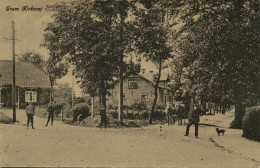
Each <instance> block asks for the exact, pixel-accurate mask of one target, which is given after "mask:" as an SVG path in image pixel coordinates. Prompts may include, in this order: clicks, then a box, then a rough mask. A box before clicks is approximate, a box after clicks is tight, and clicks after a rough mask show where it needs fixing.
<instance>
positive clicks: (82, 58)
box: [43, 0, 132, 105]
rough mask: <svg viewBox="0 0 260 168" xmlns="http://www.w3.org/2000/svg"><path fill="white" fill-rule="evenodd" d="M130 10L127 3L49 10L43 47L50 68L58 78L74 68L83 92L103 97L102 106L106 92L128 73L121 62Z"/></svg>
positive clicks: (71, 5) (73, 4) (83, 3)
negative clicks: (48, 20) (51, 19)
mask: <svg viewBox="0 0 260 168" xmlns="http://www.w3.org/2000/svg"><path fill="white" fill-rule="evenodd" d="M131 6H132V3H130V2H128V1H127V0H122V1H116V0H111V1H72V2H68V3H65V2H62V3H57V4H55V5H53V6H49V7H48V10H49V11H51V12H54V14H53V18H54V21H53V22H51V23H49V24H48V26H47V28H46V29H45V35H44V40H45V41H44V44H43V45H44V46H45V47H46V48H47V49H49V50H50V59H49V60H51V61H50V64H49V65H50V66H51V67H53V66H54V67H55V66H60V68H61V69H62V71H61V73H59V74H61V75H63V73H62V72H66V69H67V65H68V64H71V65H77V66H74V68H73V71H74V73H75V75H76V77H78V78H79V82H80V85H81V87H82V88H83V90H84V92H85V93H89V94H91V95H96V94H100V95H102V96H101V98H102V104H103V105H106V99H105V97H106V94H107V89H109V88H110V87H112V85H113V83H114V80H115V79H116V78H118V77H122V75H123V74H125V73H126V72H127V71H128V69H129V68H128V67H129V66H127V63H126V62H124V60H122V58H123V57H124V56H125V55H126V54H127V52H128V51H129V49H130V46H131V38H130V37H131V31H130V29H129V28H130V24H131V22H130V21H126V20H125V19H126V17H127V16H128V11H129V10H130V8H131ZM131 65H132V64H131ZM130 67H131V66H130ZM58 72H59V71H58ZM59 74H55V75H54V76H59Z"/></svg>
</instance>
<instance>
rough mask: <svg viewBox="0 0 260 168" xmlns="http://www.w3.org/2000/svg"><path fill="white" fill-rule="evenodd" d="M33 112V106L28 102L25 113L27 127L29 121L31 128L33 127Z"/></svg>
mask: <svg viewBox="0 0 260 168" xmlns="http://www.w3.org/2000/svg"><path fill="white" fill-rule="evenodd" d="M34 114H35V106H34V105H33V103H31V102H30V103H29V105H28V106H26V115H27V129H28V128H29V123H30V121H31V124H32V129H35V128H34V127H33V116H34Z"/></svg>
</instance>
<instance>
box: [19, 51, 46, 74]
mask: <svg viewBox="0 0 260 168" xmlns="http://www.w3.org/2000/svg"><path fill="white" fill-rule="evenodd" d="M18 60H19V61H21V62H30V63H32V64H34V65H35V66H37V67H38V68H40V69H42V70H44V67H45V60H44V59H43V57H42V56H41V55H40V54H39V53H33V52H26V53H24V54H21V55H20V56H19V57H18Z"/></svg>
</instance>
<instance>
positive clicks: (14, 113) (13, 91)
mask: <svg viewBox="0 0 260 168" xmlns="http://www.w3.org/2000/svg"><path fill="white" fill-rule="evenodd" d="M12 44H13V46H12V49H13V85H12V106H13V122H16V87H15V30H14V21H12Z"/></svg>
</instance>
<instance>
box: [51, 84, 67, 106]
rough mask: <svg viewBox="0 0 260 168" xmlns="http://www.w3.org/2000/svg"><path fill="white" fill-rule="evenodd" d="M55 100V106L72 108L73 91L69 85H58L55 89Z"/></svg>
mask: <svg viewBox="0 0 260 168" xmlns="http://www.w3.org/2000/svg"><path fill="white" fill-rule="evenodd" d="M53 100H54V102H55V104H64V105H65V106H68V107H71V100H72V91H71V87H70V86H69V84H68V83H64V84H61V83H58V84H57V85H55V87H54V88H53Z"/></svg>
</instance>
